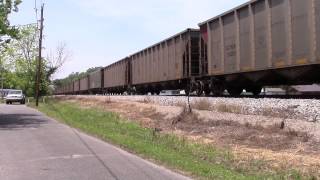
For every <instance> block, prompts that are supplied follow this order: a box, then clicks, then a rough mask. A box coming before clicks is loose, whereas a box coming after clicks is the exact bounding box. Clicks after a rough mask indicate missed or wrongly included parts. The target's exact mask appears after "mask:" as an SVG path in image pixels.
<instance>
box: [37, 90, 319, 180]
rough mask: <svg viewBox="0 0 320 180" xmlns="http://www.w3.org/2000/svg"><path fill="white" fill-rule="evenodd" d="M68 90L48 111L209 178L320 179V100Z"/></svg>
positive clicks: (47, 106) (120, 143) (193, 173)
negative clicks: (80, 93)
mask: <svg viewBox="0 0 320 180" xmlns="http://www.w3.org/2000/svg"><path fill="white" fill-rule="evenodd" d="M186 102H187V98H185V97H153V96H132V97H128V96H126V97H124V96H107V97H106V96H60V97H56V100H55V101H53V103H52V102H51V103H47V104H45V105H42V106H41V107H40V110H42V111H44V112H46V113H47V114H49V115H51V116H53V117H56V118H58V119H60V120H62V121H63V122H65V123H67V124H69V125H72V126H74V127H76V128H79V129H82V130H84V131H86V132H88V133H90V134H93V135H96V136H98V137H100V138H102V139H104V140H107V141H111V142H113V143H115V144H118V145H120V146H122V147H124V148H125V149H127V150H130V151H133V152H135V153H137V154H140V155H141V156H144V157H146V158H151V159H153V160H155V161H157V162H160V163H162V164H164V165H166V166H169V167H171V168H174V169H177V170H181V171H183V172H187V173H189V174H190V175H192V176H195V177H204V178H219V179H228V178H231V179H232V178H235V177H239V178H244V179H246V178H252V179H261V178H266V177H270V178H275V179H278V178H281V177H283V178H285V179H300V178H304V177H305V178H312V177H315V178H320V172H319V169H320V122H319V120H318V118H319V117H317V112H320V111H319V110H320V109H319V108H320V101H319V100H284V99H231V98H191V99H190V107H191V111H190V108H189V105H188V104H187V103H186Z"/></svg>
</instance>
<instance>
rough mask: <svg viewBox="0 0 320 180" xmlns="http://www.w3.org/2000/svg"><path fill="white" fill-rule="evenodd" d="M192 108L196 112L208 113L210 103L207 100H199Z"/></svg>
mask: <svg viewBox="0 0 320 180" xmlns="http://www.w3.org/2000/svg"><path fill="white" fill-rule="evenodd" d="M192 107H193V108H194V109H198V110H205V111H210V110H211V103H210V102H209V101H208V100H207V99H200V100H196V101H195V102H194V103H193V104H192Z"/></svg>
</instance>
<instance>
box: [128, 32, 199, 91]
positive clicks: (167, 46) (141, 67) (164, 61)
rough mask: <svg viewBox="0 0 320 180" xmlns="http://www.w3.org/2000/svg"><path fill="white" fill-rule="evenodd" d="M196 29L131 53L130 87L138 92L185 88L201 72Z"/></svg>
mask: <svg viewBox="0 0 320 180" xmlns="http://www.w3.org/2000/svg"><path fill="white" fill-rule="evenodd" d="M199 34H200V32H199V30H195V29H187V30H185V31H183V32H181V33H179V34H177V35H175V36H172V37H170V38H168V39H166V40H164V41H162V42H160V43H158V44H155V45H153V46H151V47H149V48H146V49H144V50H142V51H140V52H138V53H135V54H133V55H132V56H130V59H131V67H132V68H131V71H132V72H131V77H132V82H131V83H132V84H131V86H132V88H133V90H136V91H137V92H138V93H147V92H151V93H157V94H159V93H160V91H161V90H163V89H166V90H168V89H186V87H187V84H188V79H189V78H190V77H196V76H199V74H200V62H199V37H200V35H199Z"/></svg>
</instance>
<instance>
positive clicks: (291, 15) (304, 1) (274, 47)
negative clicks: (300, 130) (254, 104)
mask: <svg viewBox="0 0 320 180" xmlns="http://www.w3.org/2000/svg"><path fill="white" fill-rule="evenodd" d="M199 26H200V31H201V51H200V52H201V55H200V56H201V57H202V58H204V62H205V63H207V64H208V67H207V79H208V81H207V82H209V85H208V87H210V90H212V91H213V92H214V93H215V94H220V93H222V91H223V90H224V89H227V90H228V91H229V93H230V94H232V95H238V94H240V93H241V92H242V90H243V89H246V90H247V91H251V92H252V93H254V94H258V93H259V92H260V91H261V87H262V86H265V85H284V84H286V85H290V84H310V83H315V82H319V81H320V78H319V77H320V68H319V64H320V1H319V0H252V1H250V2H249V3H246V4H244V5H241V6H239V7H237V8H235V9H233V10H231V11H228V12H226V13H224V14H222V15H220V16H218V17H215V18H212V19H210V20H208V21H206V22H203V23H200V24H199Z"/></svg>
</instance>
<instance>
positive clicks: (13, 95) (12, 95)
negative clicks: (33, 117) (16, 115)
mask: <svg viewBox="0 0 320 180" xmlns="http://www.w3.org/2000/svg"><path fill="white" fill-rule="evenodd" d="M5 101H6V104H12V103H13V102H19V103H20V104H25V102H26V101H25V95H24V94H23V92H22V90H11V91H9V93H8V95H7V96H6V97H5Z"/></svg>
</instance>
